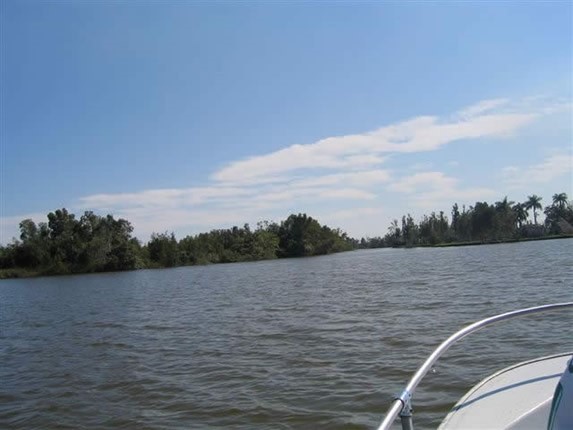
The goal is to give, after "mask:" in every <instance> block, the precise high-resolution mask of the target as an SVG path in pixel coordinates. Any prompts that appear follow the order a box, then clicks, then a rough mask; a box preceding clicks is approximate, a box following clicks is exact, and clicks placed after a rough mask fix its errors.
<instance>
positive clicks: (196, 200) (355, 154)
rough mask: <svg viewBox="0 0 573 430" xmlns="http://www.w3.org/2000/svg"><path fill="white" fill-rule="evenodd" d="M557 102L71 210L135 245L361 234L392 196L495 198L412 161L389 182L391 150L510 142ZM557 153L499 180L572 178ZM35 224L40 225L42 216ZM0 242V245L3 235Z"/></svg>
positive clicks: (96, 198) (383, 131) (497, 109)
mask: <svg viewBox="0 0 573 430" xmlns="http://www.w3.org/2000/svg"><path fill="white" fill-rule="evenodd" d="M566 104H567V103H566V101H563V100H561V101H558V103H553V104H552V103H551V101H548V100H541V101H535V100H533V101H532V100H525V101H520V102H517V103H514V102H511V101H509V100H507V99H492V100H485V101H481V102H479V103H476V104H474V105H472V106H469V107H466V108H464V109H461V110H459V111H458V112H455V113H454V114H452V115H449V116H447V117H443V118H439V117H436V116H419V117H416V118H412V119H409V120H406V121H402V122H398V123H395V124H389V125H386V126H384V127H381V128H377V129H375V130H372V131H368V132H364V133H357V134H349V135H344V136H334V137H326V138H324V139H321V140H318V141H316V142H314V143H309V144H305V145H300V144H298V145H292V146H289V147H286V148H283V149H281V150H279V151H275V152H272V153H269V154H264V155H255V156H252V157H250V158H247V159H243V160H236V161H232V162H230V163H228V164H227V165H226V166H224V167H223V168H221V169H219V170H216V171H215V172H214V173H213V175H212V176H211V178H210V180H208V181H207V182H206V183H205V184H204V186H197V187H186V188H172V189H151V190H143V191H140V192H130V193H114V194H111V193H101V194H94V195H89V196H84V197H82V198H80V199H79V200H78V202H77V204H76V205H75V207H72V209H75V210H80V211H83V210H94V211H95V212H98V213H113V214H114V215H115V216H116V217H124V218H126V219H128V220H130V221H131V222H132V224H133V225H134V227H135V233H136V234H137V235H138V236H139V237H140V238H142V239H145V235H149V234H150V233H151V232H153V231H165V230H167V231H172V230H176V231H177V232H178V234H179V235H180V234H181V233H183V234H188V233H191V232H198V231H204V230H205V229H207V228H221V227H225V226H230V225H233V224H242V223H243V222H251V223H252V222H256V221H258V220H261V219H276V218H278V219H281V218H283V217H284V216H286V215H288V213H290V212H295V211H306V212H308V213H314V211H316V212H317V213H319V214H320V213H321V212H323V213H324V217H322V218H320V219H321V221H323V222H328V223H333V222H334V223H338V222H339V221H340V222H344V225H341V227H343V228H348V226H352V228H353V231H349V232H350V233H351V234H365V235H366V234H369V233H368V231H365V229H367V228H376V227H379V226H380V225H381V224H384V222H385V221H384V220H381V219H380V216H381V214H383V215H384V216H396V213H398V212H404V211H407V210H408V208H398V207H397V206H396V205H397V204H398V203H395V201H396V198H395V197H398V198H399V196H400V194H404V195H407V196H408V199H407V201H408V203H407V204H408V206H410V205H415V206H416V207H418V208H429V209H430V210H434V209H437V208H438V207H439V205H440V204H442V203H447V204H451V203H452V202H453V201H456V200H458V201H459V200H462V201H470V202H471V201H472V200H473V202H475V200H478V199H486V198H488V197H491V196H493V195H496V193H495V192H494V191H492V190H491V189H489V188H485V187H466V186H463V183H462V182H461V181H460V180H459V179H458V178H454V177H451V176H447V175H445V174H444V173H442V172H440V171H437V170H434V167H432V166H434V165H436V163H429V162H428V161H427V160H426V159H420V157H418V158H415V159H414V161H413V162H412V164H411V165H414V166H416V168H415V169H410V171H414V173H413V174H410V175H408V174H407V173H408V172H404V171H403V170H401V172H402V176H401V177H396V175H397V170H398V169H394V170H392V169H391V168H390V167H387V166H389V165H390V161H391V160H392V159H393V158H394V157H396V156H397V155H398V154H400V155H401V157H403V158H406V157H408V155H409V154H417V153H423V152H427V151H437V150H439V149H441V148H443V147H444V146H446V145H450V144H452V143H454V142H462V141H465V140H469V139H482V138H487V139H491V138H507V137H511V136H512V135H513V134H515V133H517V132H518V131H519V130H520V129H522V128H523V127H524V126H526V125H528V124H529V123H531V122H532V121H534V120H535V119H537V118H539V117H541V116H542V115H544V114H547V113H548V112H555V111H556V110H562V109H563V106H564V105H566ZM569 106H570V104H569ZM564 157H565V156H554V157H550V158H548V159H547V160H545V161H544V162H543V163H540V164H539V165H536V166H532V167H531V168H528V169H523V168H519V167H513V168H506V169H505V171H504V172H505V173H504V178H505V179H506V181H507V182H509V183H512V184H513V185H514V186H516V185H518V184H523V181H524V179H522V178H524V177H527V183H531V181H532V180H533V181H538V182H541V181H545V180H550V178H552V177H555V175H561V174H564V173H565V172H567V171H568V172H571V157H570V156H568V157H569V158H564ZM396 158H397V157H396ZM455 163H456V162H452V163H451V164H450V165H451V166H455V165H457V164H455ZM392 167H394V166H392ZM525 172H527V175H525V174H524V173H525ZM520 181H521V182H520ZM388 192H390V193H393V194H391V195H390V196H389V195H388ZM394 193H395V194H394ZM363 202H368V207H353V206H355V205H360V204H364V203H363ZM382 202H383V203H384V209H382V206H381V205H382ZM460 203H461V202H460ZM326 208H328V210H327V209H326ZM34 215H36V214H34ZM26 217H28V216H21V217H10V218H2V219H0V228H1V233H0V234H4V235H6V234H7V233H5V232H7V231H10V232H12V231H14V232H15V233H17V224H18V223H19V222H20V221H21V220H22V219H24V218H26ZM33 218H34V217H33ZM37 218H38V219H44V218H45V215H39V216H38V217H37ZM331 225H332V224H331ZM333 226H336V225H333ZM371 233H372V234H377V232H371ZM142 236H143V237H142ZM0 239H1V240H2V241H4V242H6V240H5V238H4V237H0Z"/></svg>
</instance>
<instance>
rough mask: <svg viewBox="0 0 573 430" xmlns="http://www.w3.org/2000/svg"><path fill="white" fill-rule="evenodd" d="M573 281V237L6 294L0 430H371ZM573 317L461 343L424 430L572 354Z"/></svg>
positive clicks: (426, 408)
mask: <svg viewBox="0 0 573 430" xmlns="http://www.w3.org/2000/svg"><path fill="white" fill-rule="evenodd" d="M572 267H573V240H571V239H565V240H551V241H541V242H528V243H521V244H505V245H491V246H489V245H487V246H475V247H460V248H444V249H381V250H369V251H355V252H348V253H343V254H337V255H332V256H325V257H316V258H305V259H291V260H279V261H266V262H258V263H244V264H226V265H214V266H205V267H188V268H177V269H169V270H153V271H136V272H126V273H113V274H98V275H85V276H69V277H53V278H39V279H25V280H7V281H1V282H0V428H3V429H33V428H38V429H49V428H59V429H65V428H70V429H78V428H81V429H101V428H110V429H111V428H113V429H116V428H117V429H119V428H121V429H176V428H177V429H190V428H191V429H194V428H196V429H204V428H218V427H228V428H233V429H267V428H269V429H299V428H300V429H320V428H324V429H362V428H373V427H376V426H377V425H378V423H379V422H380V421H381V419H382V417H383V415H384V413H385V412H386V409H387V407H388V406H389V403H390V401H391V400H392V397H393V395H394V394H396V393H398V392H400V391H401V389H402V388H403V386H404V385H405V384H406V382H407V380H408V379H409V378H410V376H411V375H412V373H413V372H414V371H415V370H416V368H417V367H418V366H419V365H420V364H421V362H422V361H423V360H424V359H425V358H426V356H427V355H428V354H429V353H430V352H431V351H432V350H433V348H434V347H435V346H437V345H438V344H439V343H440V342H441V341H442V340H443V339H444V338H446V337H447V336H449V335H450V334H451V333H453V332H454V331H456V330H457V329H458V328H460V327H461V326H463V325H465V324H468V323H471V322H473V321H475V320H477V319H481V318H485V317H487V316H490V315H493V314H496V313H500V312H504V311H508V310H514V309H518V308H524V307H529V306H534V305H539V304H546V303H552V302H563V301H570V300H573V284H572V279H573V276H572V275H573V269H572ZM572 314H573V312H570V311H561V312H557V313H554V314H551V313H550V314H545V315H542V316H533V317H526V318H525V319H517V320H512V321H508V322H505V323H502V324H501V325H499V326H494V327H492V328H489V329H485V330H482V331H480V332H478V333H476V334H475V335H473V336H470V337H469V338H466V339H464V340H463V341H462V342H461V343H459V344H458V345H456V346H454V347H453V348H452V349H451V350H450V351H449V352H448V353H447V354H446V355H445V357H444V358H443V359H442V360H441V361H440V362H439V363H438V366H437V367H436V369H435V372H434V373H431V374H429V375H428V376H427V377H426V379H424V381H423V382H422V384H421V386H420V388H419V390H418V391H417V393H416V395H415V397H414V407H415V415H414V423H415V424H416V425H417V428H431V427H435V426H436V425H437V424H438V423H439V421H440V419H441V418H442V417H443V415H444V413H445V412H446V411H447V410H448V409H449V408H450V407H451V406H452V404H453V403H454V402H455V401H456V399H458V398H459V397H460V396H461V395H462V394H463V393H464V392H465V391H466V390H467V389H468V388H469V387H470V386H471V385H473V384H474V383H476V382H477V381H478V380H479V379H480V378H482V377H485V376H486V375H488V374H490V373H491V372H492V371H494V370H496V369H498V368H500V367H502V366H507V365H509V364H511V363H514V362H516V361H522V360H526V359H528V358H533V357H537V356H541V355H549V354H552V353H558V352H562V351H564V350H573V336H572V335H571V327H572V326H573V325H572V322H573V315H572Z"/></svg>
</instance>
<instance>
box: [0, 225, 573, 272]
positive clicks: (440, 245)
mask: <svg viewBox="0 0 573 430" xmlns="http://www.w3.org/2000/svg"><path fill="white" fill-rule="evenodd" d="M554 239H573V234H560V235H552V236H542V237H530V238H521V239H507V240H498V241H485V242H481V241H471V242H451V243H438V244H436V245H418V246H411V247H407V246H394V247H392V248H394V249H406V248H408V249H410V248H448V247H460V246H477V245H500V244H504V243H519V242H535V241H540V240H554ZM371 249H381V248H371ZM342 252H348V251H342ZM299 258H300V257H299ZM302 258H304V257H302ZM259 261H260V260H259ZM211 264H226V263H208V264H201V265H200V266H206V265H211ZM231 264H232V263H231ZM192 266H194V265H188V266H178V267H192ZM195 266H197V265H195ZM156 269H165V267H156V268H143V269H133V270H123V271H122V272H125V271H135V270H156ZM110 272H113V271H106V272H95V273H110ZM116 272H117V271H116ZM80 274H82V273H70V274H53V275H50V274H46V273H42V272H40V271H34V270H27V269H22V268H12V269H0V280H2V279H20V278H37V277H44V276H68V275H80ZM83 274H88V273H83ZM89 274H94V272H90V273H89Z"/></svg>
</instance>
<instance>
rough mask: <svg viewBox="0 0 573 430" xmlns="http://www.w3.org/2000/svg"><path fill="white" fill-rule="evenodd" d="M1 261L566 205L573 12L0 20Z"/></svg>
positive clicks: (189, 12)
mask: <svg viewBox="0 0 573 430" xmlns="http://www.w3.org/2000/svg"><path fill="white" fill-rule="evenodd" d="M0 8H1V9H0V13H1V16H0V19H1V22H0V24H1V30H0V31H1V34H0V58H1V64H0V73H1V75H0V79H1V82H0V83H1V86H0V125H1V135H0V170H1V172H0V193H1V196H0V243H4V244H5V243H8V242H9V241H11V240H12V238H13V237H18V224H19V222H20V221H21V220H23V219H25V218H32V219H33V220H35V221H36V222H42V221H46V220H47V218H46V215H47V213H48V212H50V211H54V210H56V209H58V208H62V207H66V208H67V209H68V210H69V211H71V212H73V213H75V214H76V216H78V217H79V216H81V214H82V213H83V212H84V211H87V210H90V211H94V212H95V213H98V214H101V215H105V214H108V213H110V214H112V215H114V216H115V217H122V218H126V219H128V220H129V221H130V222H131V223H132V225H133V226H134V234H135V235H136V236H137V237H139V238H140V239H142V240H144V241H146V240H147V239H148V238H149V235H150V234H151V233H152V232H165V231H168V232H172V231H173V232H175V235H176V236H177V237H178V238H183V237H185V236H186V235H189V234H196V233H200V232H204V231H209V230H211V229H213V228H229V227H232V226H233V225H239V226H241V225H243V224H244V223H250V224H251V225H255V224H256V223H257V221H261V220H274V221H280V220H283V219H285V218H286V217H287V216H288V215H289V214H291V213H299V212H304V213H307V214H308V215H310V216H312V217H314V218H316V219H318V220H319V222H321V223H323V224H327V225H329V226H331V227H339V228H341V229H342V230H344V231H346V232H348V233H349V234H350V235H351V236H354V237H357V238H360V237H363V236H369V237H373V236H381V235H384V234H385V233H386V231H387V228H388V226H389V224H390V222H391V221H392V220H393V219H395V218H398V219H399V218H401V216H402V215H403V214H406V213H410V214H412V216H414V218H415V219H420V218H421V216H422V215H423V214H425V213H430V212H431V211H436V212H437V211H440V210H443V211H444V212H445V213H446V214H449V213H450V211H451V207H452V205H453V203H455V202H457V203H458V204H459V205H460V207H461V206H462V205H466V206H469V205H473V204H475V202H476V201H484V200H485V201H488V202H490V203H493V202H494V201H497V200H501V199H503V198H504V197H505V196H508V198H509V200H511V201H524V200H526V198H527V196H528V195H531V194H537V195H539V196H542V197H543V200H542V203H544V204H549V203H550V202H551V196H552V195H553V194H555V193H561V192H566V193H567V194H568V195H569V197H570V198H571V197H572V196H573V147H572V145H573V143H572V142H573V131H572V123H573V121H572V118H573V117H572V100H573V97H572V91H573V85H572V80H573V78H572V77H573V24H572V23H573V4H572V3H571V2H565V1H563V2H511V1H508V2H478V1H476V2H421V1H420V2H415V1H411V2H397V1H396V2H343V1H338V2H192V1H171V2H170V1H162V2H160V1H139V2H131V1H104V0H102V1H87V0H86V1H81V2H72V1H49V0H42V1H28V0H18V1H16V0H3V1H2V2H0Z"/></svg>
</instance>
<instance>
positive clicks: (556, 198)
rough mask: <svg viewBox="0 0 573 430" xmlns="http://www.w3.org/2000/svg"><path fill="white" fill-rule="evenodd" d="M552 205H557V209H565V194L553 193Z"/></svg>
mask: <svg viewBox="0 0 573 430" xmlns="http://www.w3.org/2000/svg"><path fill="white" fill-rule="evenodd" d="M553 205H554V206H557V207H558V208H559V209H565V207H566V206H567V194H566V193H559V194H553Z"/></svg>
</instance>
